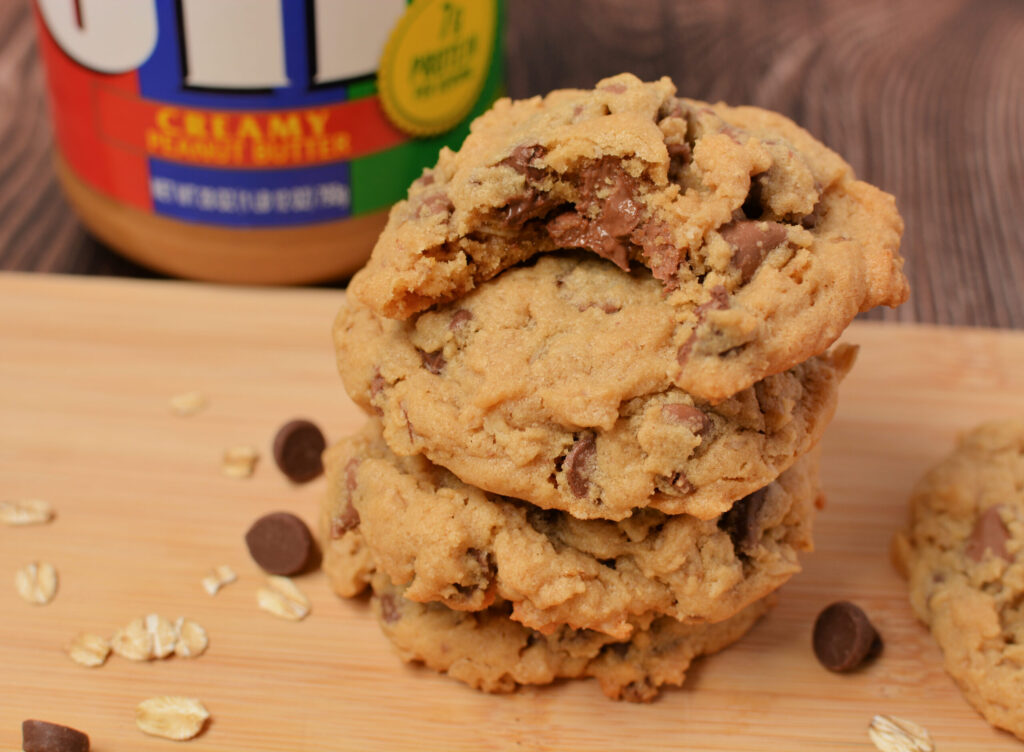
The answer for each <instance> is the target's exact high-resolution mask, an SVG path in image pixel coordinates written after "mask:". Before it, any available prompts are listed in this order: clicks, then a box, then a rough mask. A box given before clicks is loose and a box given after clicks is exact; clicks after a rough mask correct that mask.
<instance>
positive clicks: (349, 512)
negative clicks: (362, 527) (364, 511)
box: [331, 501, 361, 538]
mask: <svg viewBox="0 0 1024 752" xmlns="http://www.w3.org/2000/svg"><path fill="white" fill-rule="evenodd" d="M360 521H361V520H360V519H359V512H357V511H356V508H355V507H354V506H352V502H351V501H350V502H349V503H348V505H347V506H346V507H345V511H343V512H342V513H341V514H339V515H338V516H337V517H335V518H334V521H333V523H332V524H331V537H332V538H340V537H341V536H343V535H344V534H345V533H347V532H348V531H349V530H355V529H356V528H357V527H359V523H360Z"/></svg>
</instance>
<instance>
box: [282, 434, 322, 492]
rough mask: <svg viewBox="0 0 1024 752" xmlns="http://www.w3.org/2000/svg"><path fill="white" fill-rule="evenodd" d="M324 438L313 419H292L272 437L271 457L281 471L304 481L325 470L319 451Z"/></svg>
mask: <svg viewBox="0 0 1024 752" xmlns="http://www.w3.org/2000/svg"><path fill="white" fill-rule="evenodd" d="M326 448H327V440H326V439H324V435H323V433H322V432H321V431H320V429H319V428H317V427H316V425H315V424H314V423H311V422H310V421H308V420H293V421H289V422H288V423H285V424H284V425H283V426H281V428H280V429H279V430H278V432H277V436H275V437H274V460H275V461H276V462H277V466H278V467H279V468H281V472H282V473H284V474H285V475H286V476H288V478H289V479H291V480H293V481H295V482H296V483H305V482H307V481H310V480H313V478H316V477H318V476H320V475H321V474H322V473H323V471H324V462H323V458H322V457H321V455H322V454H323V451H324V449H326Z"/></svg>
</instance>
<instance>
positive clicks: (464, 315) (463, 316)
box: [448, 308, 473, 331]
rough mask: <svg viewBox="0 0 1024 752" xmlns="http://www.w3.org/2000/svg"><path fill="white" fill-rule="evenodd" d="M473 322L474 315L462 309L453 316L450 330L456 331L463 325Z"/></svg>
mask: <svg viewBox="0 0 1024 752" xmlns="http://www.w3.org/2000/svg"><path fill="white" fill-rule="evenodd" d="M472 320H473V313H472V312H471V311H469V310H467V309H465V308H460V309H459V310H457V311H456V312H455V313H454V314H453V315H452V320H451V321H449V322H448V329H449V330H450V331H455V330H456V329H458V328H459V327H460V326H462V325H463V324H466V323H468V322H470V321H472Z"/></svg>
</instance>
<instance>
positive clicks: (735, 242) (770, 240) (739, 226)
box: [718, 219, 787, 284]
mask: <svg viewBox="0 0 1024 752" xmlns="http://www.w3.org/2000/svg"><path fill="white" fill-rule="evenodd" d="M718 231H719V233H721V235H722V238H723V239H724V240H725V242H726V243H728V244H729V245H731V246H732V247H733V248H734V249H735V250H734V252H733V256H732V264H733V266H735V267H736V268H737V269H739V270H740V277H741V279H742V280H743V283H744V284H746V283H747V282H749V281H750V278H751V277H753V276H754V272H756V271H757V268H758V267H759V266H760V265H761V262H762V261H764V257H765V256H767V255H768V252H769V251H770V250H772V249H773V248H775V247H776V246H778V245H780V244H781V243H782V242H783V241H785V239H786V237H787V230H786V226H785V225H782V224H779V223H778V222H758V221H756V220H752V219H745V220H738V221H734V222H730V223H729V224H727V225H725V226H724V227H722V228H720V229H719V230H718Z"/></svg>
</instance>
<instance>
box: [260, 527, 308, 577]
mask: <svg viewBox="0 0 1024 752" xmlns="http://www.w3.org/2000/svg"><path fill="white" fill-rule="evenodd" d="M245 545H246V546H248V547H249V555H250V556H252V558H253V561H255V562H256V563H257V564H259V565H260V567H262V568H263V570H264V571H265V572H268V573H270V574H277V575H284V576H286V577H287V576H291V575H293V574H298V573H299V572H301V571H302V570H303V569H304V568H305V567H306V564H307V563H308V562H309V559H310V555H311V554H312V553H313V549H314V548H315V546H314V544H313V535H312V534H311V533H310V532H309V528H308V527H306V523H305V522H303V521H302V520H301V519H299V518H298V517H296V516H295V515H294V514H292V513H291V512H272V513H271V514H267V515H264V516H263V517H260V518H259V519H258V520H256V522H254V523H253V524H252V527H250V528H249V531H248V532H247V533H246V534H245Z"/></svg>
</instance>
